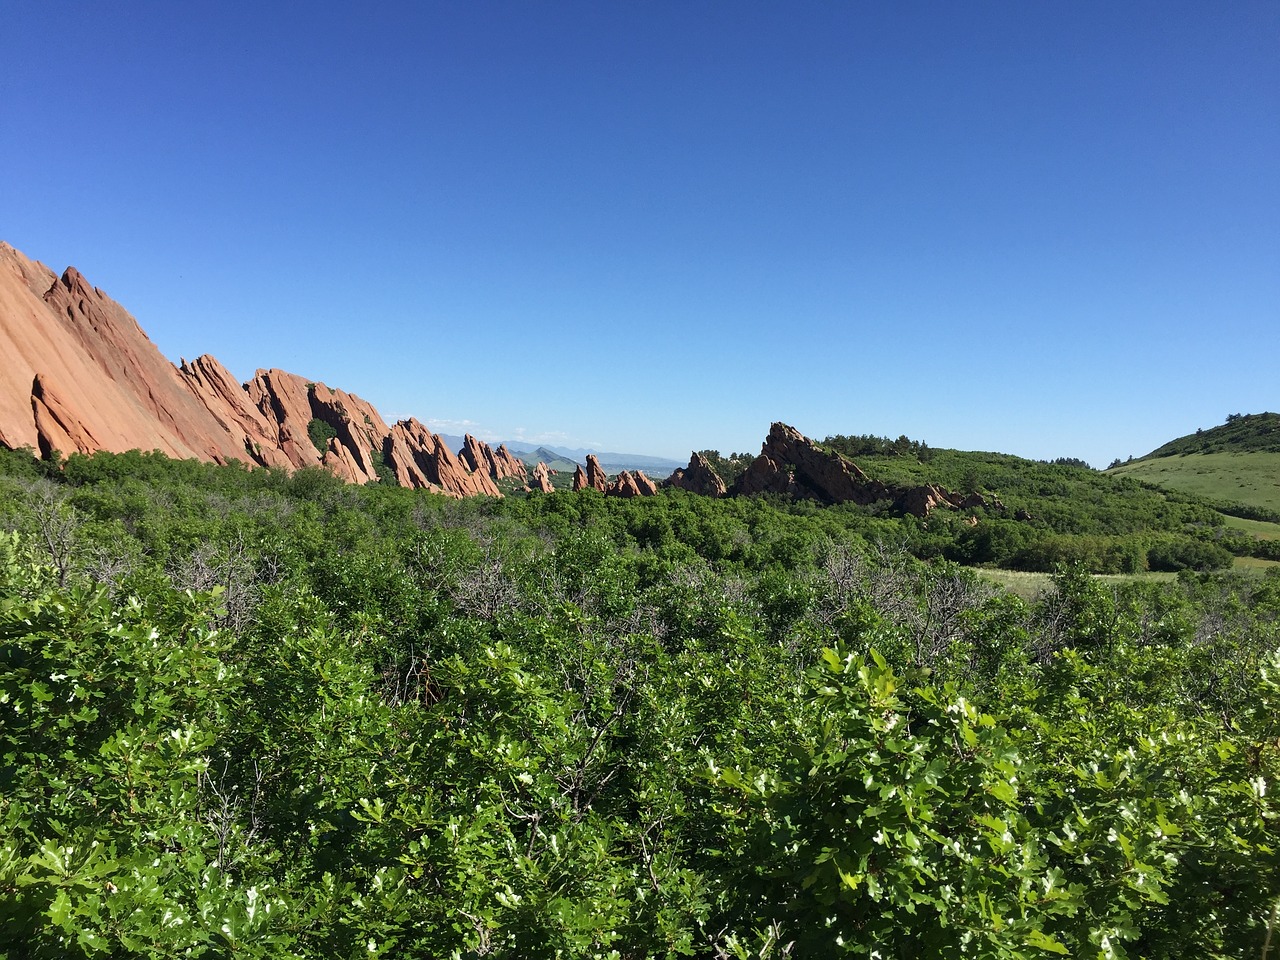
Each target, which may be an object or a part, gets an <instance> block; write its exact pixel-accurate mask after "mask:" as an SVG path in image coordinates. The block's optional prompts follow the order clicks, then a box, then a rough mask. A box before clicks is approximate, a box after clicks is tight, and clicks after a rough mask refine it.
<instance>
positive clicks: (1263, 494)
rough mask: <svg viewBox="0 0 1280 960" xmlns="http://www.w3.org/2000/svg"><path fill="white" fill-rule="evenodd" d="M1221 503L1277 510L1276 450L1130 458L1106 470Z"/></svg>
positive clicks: (1279, 470)
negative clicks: (1131, 459) (1129, 461)
mask: <svg viewBox="0 0 1280 960" xmlns="http://www.w3.org/2000/svg"><path fill="white" fill-rule="evenodd" d="M1107 472H1108V473H1109V474H1111V475H1113V476H1118V477H1132V478H1133V479H1135V480H1143V481H1146V482H1147V483H1154V484H1156V485H1157V486H1160V487H1164V488H1165V489H1168V490H1178V491H1180V492H1182V493H1189V494H1193V495H1195V496H1199V497H1207V498H1209V499H1211V500H1220V501H1222V502H1224V503H1244V504H1248V505H1249V506H1253V507H1262V508H1264V509H1268V510H1280V453H1276V452H1272V451H1251V452H1248V453H1193V454H1187V455H1184V456H1173V457H1160V458H1158V459H1154V460H1134V461H1133V462H1132V463H1126V464H1122V465H1120V466H1117V467H1113V468H1112V469H1110V470H1108V471H1107Z"/></svg>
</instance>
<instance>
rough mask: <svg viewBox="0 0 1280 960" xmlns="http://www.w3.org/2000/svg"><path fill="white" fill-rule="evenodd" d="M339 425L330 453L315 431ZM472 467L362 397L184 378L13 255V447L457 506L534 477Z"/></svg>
mask: <svg viewBox="0 0 1280 960" xmlns="http://www.w3.org/2000/svg"><path fill="white" fill-rule="evenodd" d="M317 420H318V421H320V422H321V423H323V424H324V425H326V429H325V430H324V431H323V433H324V434H325V435H326V436H327V439H326V440H325V445H324V450H323V451H322V450H319V449H317V448H316V445H315V443H314V442H313V441H312V437H311V432H310V427H311V425H312V423H313V422H314V421H317ZM468 440H469V441H470V442H469V443H468V445H467V448H466V451H464V453H465V454H466V455H465V456H464V457H462V458H460V457H458V456H456V455H454V454H453V452H452V451H450V450H449V448H448V447H447V445H446V444H445V443H444V442H443V441H442V440H441V439H440V438H439V437H438V436H436V435H435V434H433V433H431V432H430V431H429V430H427V429H426V428H425V427H423V426H422V424H420V423H418V422H417V421H416V420H406V421H401V422H399V423H397V424H395V425H394V426H391V427H389V426H387V424H386V423H385V422H384V421H383V419H382V417H381V416H380V415H379V413H378V411H377V410H376V409H375V408H374V407H373V405H372V404H370V403H368V402H367V401H365V400H362V399H361V398H360V397H357V396H356V395H354V394H349V393H346V392H345V391H342V390H336V389H333V388H330V387H328V386H326V385H325V384H323V383H318V382H312V381H308V380H305V379H304V378H302V377H299V376H297V375H296V374H292V373H288V372H286V371H283V370H274V369H273V370H259V371H257V373H256V374H255V375H254V377H253V379H252V380H250V381H249V382H248V383H247V384H241V383H239V382H238V381H237V380H236V378H235V377H234V376H232V375H231V373H230V372H229V371H228V370H227V369H226V368H225V367H224V366H222V364H220V363H219V362H218V361H217V360H215V359H214V358H213V357H211V356H207V355H206V356H201V357H197V358H196V359H195V360H193V361H191V362H187V361H186V360H185V359H184V360H182V362H181V364H180V365H179V366H177V367H175V366H174V365H173V364H172V363H170V362H169V361H168V360H166V359H165V357H164V356H163V355H162V354H161V353H160V351H159V349H157V348H156V346H155V345H154V344H153V343H152V342H151V341H150V339H148V337H147V335H146V333H144V332H143V330H142V328H141V327H140V326H139V325H138V322H137V321H136V320H135V319H134V318H133V317H132V316H130V315H129V313H128V312H127V311H126V310H125V309H124V308H123V307H121V306H120V305H119V304H118V303H116V302H115V301H114V300H112V299H111V298H110V297H108V296H107V295H106V294H105V293H103V292H102V290H100V289H98V288H97V287H94V286H92V285H90V284H89V283H88V281H87V280H85V278H84V277H83V276H82V275H81V274H80V272H79V271H78V270H76V269H75V268H74V267H68V268H67V269H66V271H65V272H64V273H63V274H62V276H61V277H59V276H58V275H56V274H55V273H54V272H53V271H52V270H50V269H49V268H48V267H46V266H45V265H44V264H41V263H39V262H36V261H33V260H31V259H29V258H27V257H26V256H24V255H23V254H22V253H20V252H19V251H17V250H15V249H14V248H13V247H12V246H10V245H9V244H7V243H4V242H0V444H3V445H4V446H6V447H9V448H11V449H17V448H20V447H29V448H31V449H32V450H36V451H39V452H40V454H41V455H43V456H51V455H52V454H54V453H55V452H56V453H59V454H71V453H92V452H94V451H97V450H108V451H113V452H123V451H125V450H132V449H140V450H159V451H160V452H161V453H164V454H167V455H168V456H171V457H179V458H196V459H201V460H210V461H213V462H216V463H228V462H230V461H232V460H239V461H241V462H245V463H249V464H256V465H259V466H266V467H283V468H287V469H300V468H303V467H324V468H325V469H328V470H331V471H332V472H333V473H335V474H336V475H338V476H339V477H341V478H342V479H344V480H347V481H349V482H352V483H368V482H371V481H376V480H379V479H383V478H386V479H394V480H395V482H397V483H399V484H401V485H403V486H409V487H418V488H423V489H429V490H435V491H438V492H440V493H444V494H448V495H450V496H455V497H462V496H470V495H474V494H486V495H489V496H501V494H500V493H499V491H498V488H497V486H496V483H495V481H497V480H499V479H502V478H503V477H517V478H519V479H521V480H523V477H524V465H523V464H522V463H521V462H520V461H519V460H517V459H516V458H514V457H512V456H511V455H510V453H509V452H507V450H506V449H505V448H504V447H500V448H499V449H498V451H497V452H494V451H493V450H491V449H490V448H489V447H488V445H487V444H485V443H483V442H482V441H478V440H474V438H468Z"/></svg>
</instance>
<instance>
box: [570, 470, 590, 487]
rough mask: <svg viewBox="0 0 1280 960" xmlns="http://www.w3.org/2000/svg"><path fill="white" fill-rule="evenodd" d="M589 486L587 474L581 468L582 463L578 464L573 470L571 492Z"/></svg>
mask: <svg viewBox="0 0 1280 960" xmlns="http://www.w3.org/2000/svg"><path fill="white" fill-rule="evenodd" d="M587 486H589V484H588V483H587V475H586V474H585V473H584V472H583V470H582V464H578V465H577V467H575V468H574V471H573V492H574V493H577V492H578V491H579V490H582V489H584V488H586V487H587Z"/></svg>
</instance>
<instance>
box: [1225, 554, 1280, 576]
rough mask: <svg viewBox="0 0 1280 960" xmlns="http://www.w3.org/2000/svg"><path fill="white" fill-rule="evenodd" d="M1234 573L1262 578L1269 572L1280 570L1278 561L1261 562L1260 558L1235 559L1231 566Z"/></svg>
mask: <svg viewBox="0 0 1280 960" xmlns="http://www.w3.org/2000/svg"><path fill="white" fill-rule="evenodd" d="M1231 569H1232V570H1233V571H1235V572H1236V573H1247V574H1251V575H1253V576H1264V575H1265V574H1266V573H1267V572H1268V571H1269V570H1280V560H1263V559H1261V558H1260V557H1236V562H1235V563H1233V564H1232V565H1231Z"/></svg>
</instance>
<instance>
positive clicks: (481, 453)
mask: <svg viewBox="0 0 1280 960" xmlns="http://www.w3.org/2000/svg"><path fill="white" fill-rule="evenodd" d="M458 458H459V459H460V460H461V461H462V462H463V463H464V464H466V466H467V469H468V470H470V471H472V472H473V473H474V472H476V471H479V472H481V473H484V474H487V475H488V476H489V478H490V479H492V480H501V479H503V478H504V477H515V478H516V479H518V480H519V481H520V482H521V483H524V482H525V469H524V464H523V463H522V462H521V461H519V460H517V459H516V458H515V457H513V456H512V455H511V453H510V452H509V451H508V450H507V448H506V445H505V444H504V445H503V446H500V447H498V449H497V451H496V452H495V451H494V450H493V449H492V448H491V447H490V446H489V445H488V444H487V443H485V442H484V441H483V440H477V439H476V438H475V437H473V436H472V435H471V434H469V433H468V434H467V435H466V436H465V437H464V438H463V444H462V449H461V450H459V451H458Z"/></svg>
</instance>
